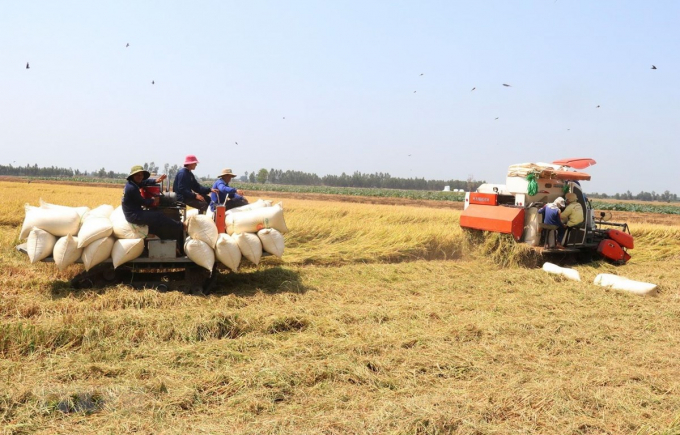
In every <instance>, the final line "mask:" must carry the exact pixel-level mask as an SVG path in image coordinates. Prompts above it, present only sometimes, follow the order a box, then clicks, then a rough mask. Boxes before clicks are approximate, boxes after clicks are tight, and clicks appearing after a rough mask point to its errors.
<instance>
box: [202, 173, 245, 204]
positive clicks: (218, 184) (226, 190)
mask: <svg viewBox="0 0 680 435" xmlns="http://www.w3.org/2000/svg"><path fill="white" fill-rule="evenodd" d="M212 188H213V189H217V190H219V192H220V193H219V194H216V193H215V192H212V193H211V194H210V199H212V202H213V203H216V204H224V201H226V200H227V197H228V198H229V199H232V200H241V199H243V197H242V196H241V195H239V194H238V193H236V189H235V188H233V187H231V186H229V184H227V183H225V182H224V180H223V179H221V178H218V179H217V180H216V181H215V183H213V185H212Z"/></svg>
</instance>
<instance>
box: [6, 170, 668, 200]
mask: <svg viewBox="0 0 680 435" xmlns="http://www.w3.org/2000/svg"><path fill="white" fill-rule="evenodd" d="M143 167H144V169H145V170H147V171H149V172H151V173H152V174H157V173H159V171H160V167H159V166H158V165H156V163H155V162H146V163H144V165H143ZM181 168H182V167H181V166H179V165H177V164H175V165H172V166H171V165H170V164H169V163H166V164H165V165H164V166H163V173H165V174H167V176H168V179H169V180H171V181H172V180H173V179H174V178H175V176H176V175H177V172H178V171H179V170H180V169H181ZM0 175H12V176H19V177H50V178H73V177H91V178H109V179H122V180H124V179H125V178H126V177H127V176H128V174H127V173H123V172H114V171H107V170H106V169H105V168H103V167H102V168H100V169H98V170H94V171H89V172H88V171H81V170H79V169H72V168H59V167H55V166H50V167H44V168H42V167H39V166H38V165H37V164H34V165H28V164H27V165H26V166H13V165H11V164H9V165H0ZM201 179H202V180H203V181H211V180H212V178H211V177H210V176H209V175H208V176H205V177H202V178H201ZM238 181H240V182H243V183H260V184H287V185H297V186H330V187H362V188H385V189H403V190H444V188H445V186H449V188H450V189H451V190H455V189H461V190H465V191H468V192H470V191H473V190H475V189H477V187H479V186H480V185H481V184H483V183H485V181H477V180H474V179H473V177H472V176H469V177H468V178H467V179H466V180H426V179H425V178H400V177H392V176H391V175H390V174H389V173H383V172H375V173H372V174H365V173H362V172H359V171H355V172H354V173H353V174H351V175H349V174H346V173H344V172H343V173H342V174H340V175H324V176H323V177H319V176H318V175H317V174H313V173H308V172H302V171H292V170H286V171H283V170H281V169H274V168H272V169H270V170H267V169H264V168H262V169H260V170H258V171H252V172H248V171H246V172H244V174H243V175H242V176H240V177H239V178H238ZM587 195H588V197H589V198H597V199H617V200H635V201H660V202H677V201H679V198H678V195H677V194H675V193H671V192H670V191H669V190H666V191H664V192H663V193H656V192H655V191H652V192H645V191H641V192H639V193H637V194H633V193H632V192H631V191H630V190H628V191H626V192H625V193H616V194H614V195H608V194H606V193H597V192H593V193H587Z"/></svg>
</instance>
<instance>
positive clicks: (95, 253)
mask: <svg viewBox="0 0 680 435" xmlns="http://www.w3.org/2000/svg"><path fill="white" fill-rule="evenodd" d="M114 241H115V240H114V238H113V237H111V236H109V237H104V238H103V239H99V240H95V241H94V242H92V243H90V244H89V245H87V246H86V247H85V249H83V255H82V260H83V266H85V270H90V269H91V268H93V267H94V266H96V265H98V264H99V263H101V262H102V261H104V260H106V259H107V258H109V257H110V256H111V250H112V249H113V243H114Z"/></svg>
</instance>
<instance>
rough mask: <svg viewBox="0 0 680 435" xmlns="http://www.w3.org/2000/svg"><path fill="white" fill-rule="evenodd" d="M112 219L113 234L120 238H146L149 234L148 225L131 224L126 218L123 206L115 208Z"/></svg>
mask: <svg viewBox="0 0 680 435" xmlns="http://www.w3.org/2000/svg"><path fill="white" fill-rule="evenodd" d="M110 219H111V223H112V224H113V234H114V235H115V236H116V237H118V238H119V239H144V238H146V236H148V235H149V227H148V226H147V225H137V224H131V223H130V222H128V221H127V220H126V219H125V214H124V213H123V208H122V207H121V206H118V207H116V209H115V210H113V213H111V218H110Z"/></svg>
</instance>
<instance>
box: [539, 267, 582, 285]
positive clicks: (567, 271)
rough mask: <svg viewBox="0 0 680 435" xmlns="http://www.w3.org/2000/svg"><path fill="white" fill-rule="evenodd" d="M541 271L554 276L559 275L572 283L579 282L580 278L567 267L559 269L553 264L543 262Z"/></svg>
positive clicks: (573, 270) (576, 271) (574, 270)
mask: <svg viewBox="0 0 680 435" xmlns="http://www.w3.org/2000/svg"><path fill="white" fill-rule="evenodd" d="M543 270H544V271H546V272H548V273H552V274H555V275H561V276H563V277H565V278H567V279H571V280H572V281H581V276H580V275H579V273H578V270H576V269H570V268H568V267H560V266H558V265H556V264H553V263H548V262H545V263H543Z"/></svg>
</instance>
